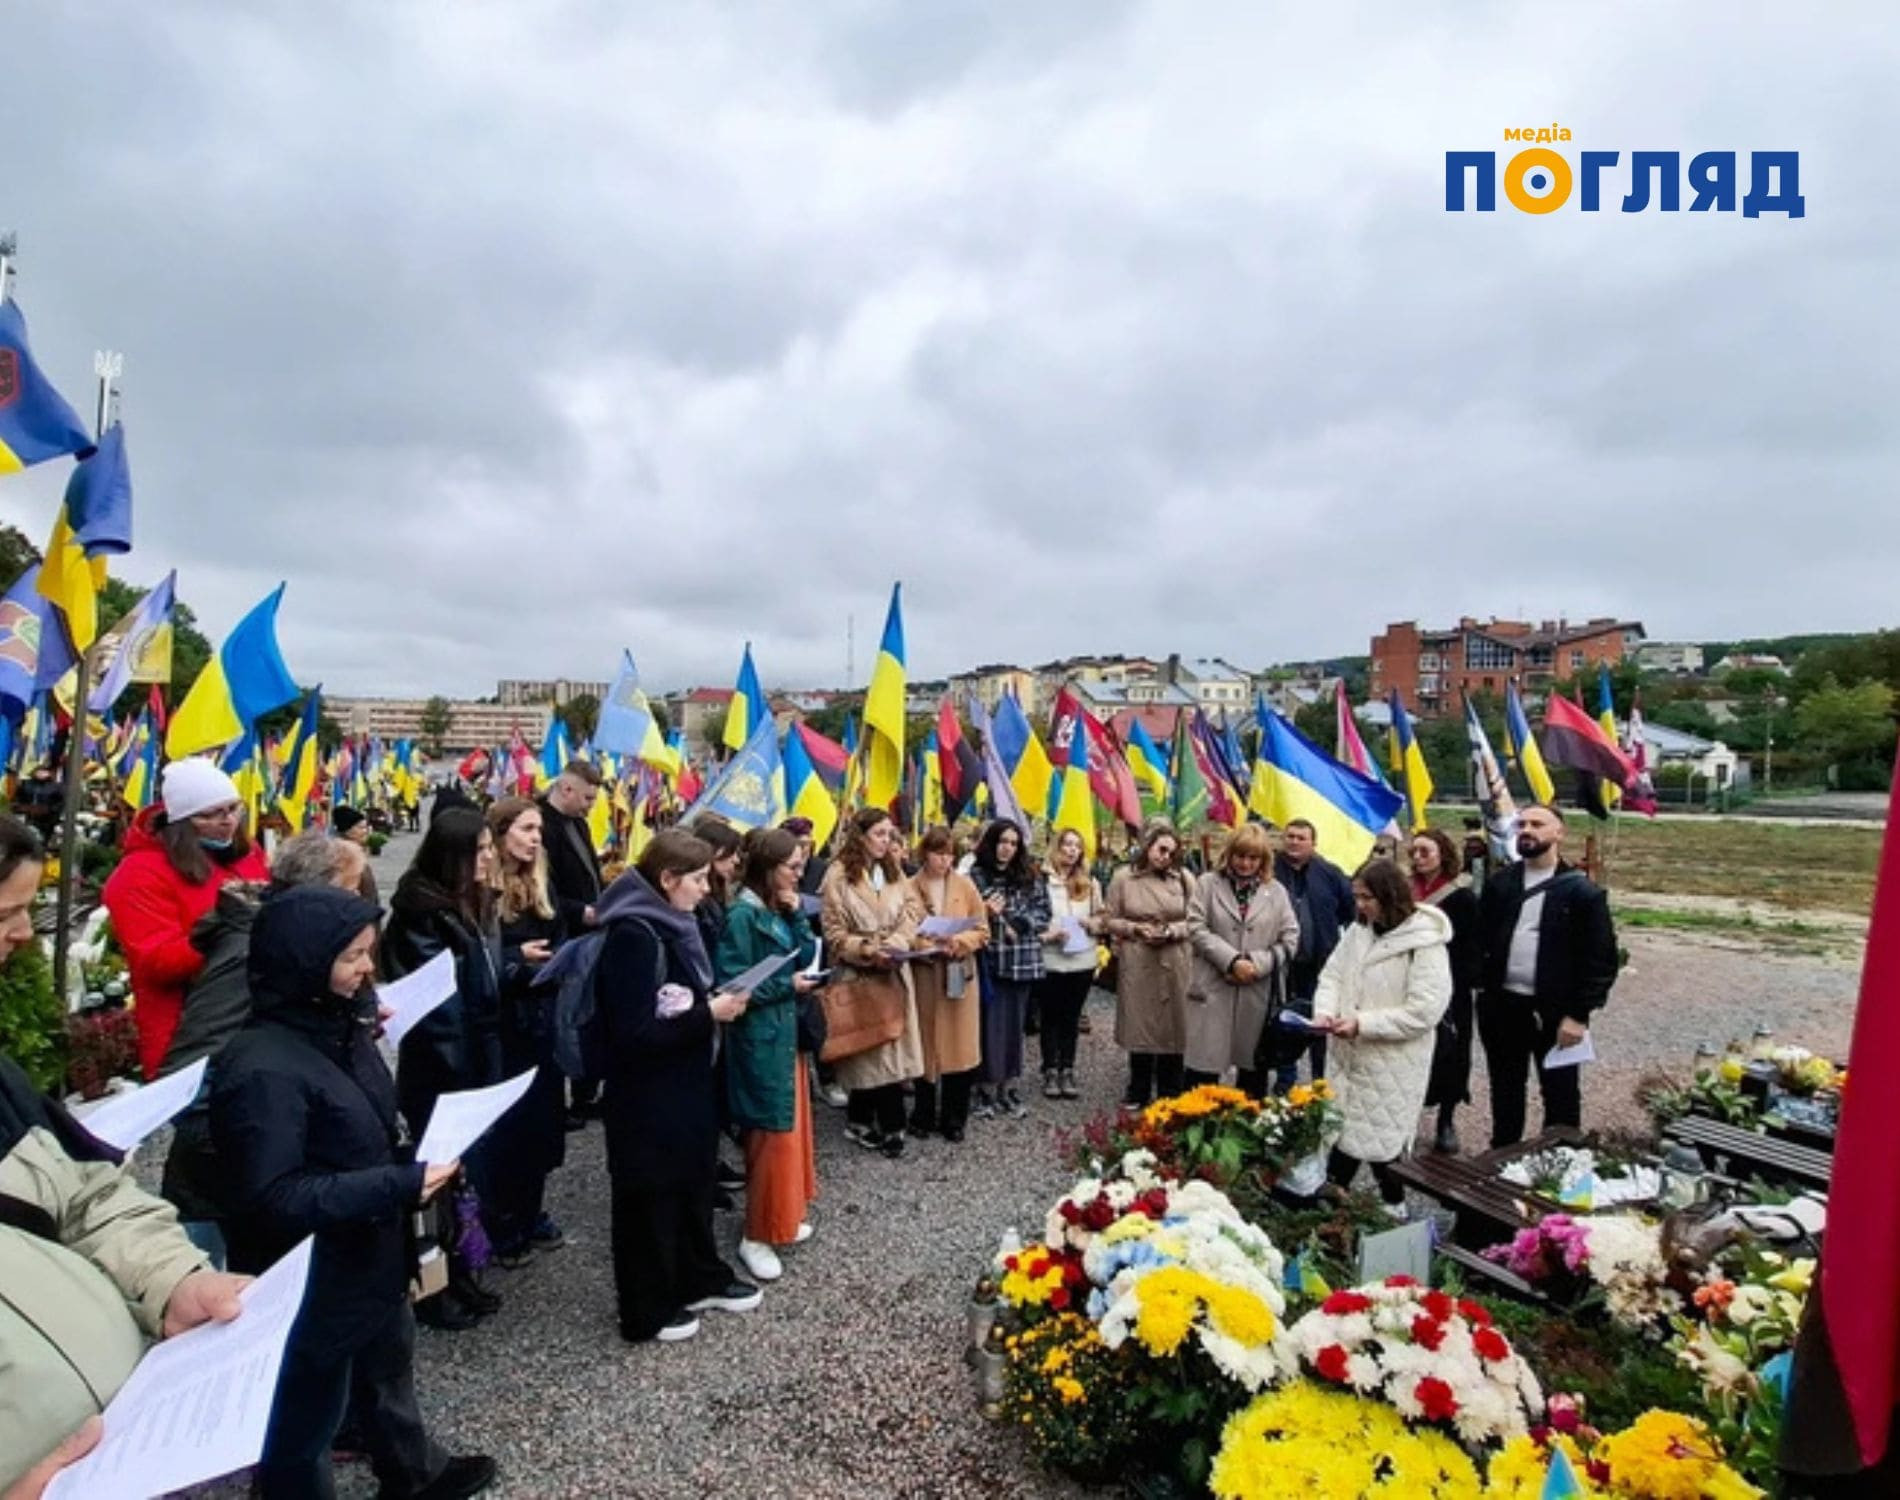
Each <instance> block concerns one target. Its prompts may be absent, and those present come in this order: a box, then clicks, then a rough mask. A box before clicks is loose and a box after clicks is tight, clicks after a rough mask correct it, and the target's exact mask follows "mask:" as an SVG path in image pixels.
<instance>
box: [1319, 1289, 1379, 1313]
mask: <svg viewBox="0 0 1900 1500" xmlns="http://www.w3.org/2000/svg"><path fill="white" fill-rule="evenodd" d="M1319 1310H1320V1311H1321V1312H1323V1313H1325V1314H1326V1315H1327V1316H1328V1317H1331V1318H1340V1317H1344V1316H1345V1315H1346V1314H1347V1313H1362V1312H1370V1311H1371V1310H1372V1299H1371V1298H1370V1297H1367V1296H1365V1295H1363V1294H1361V1293H1359V1292H1334V1293H1333V1294H1332V1296H1330V1297H1328V1298H1327V1299H1326V1300H1325V1301H1324V1302H1322V1303H1320V1305H1319Z"/></svg>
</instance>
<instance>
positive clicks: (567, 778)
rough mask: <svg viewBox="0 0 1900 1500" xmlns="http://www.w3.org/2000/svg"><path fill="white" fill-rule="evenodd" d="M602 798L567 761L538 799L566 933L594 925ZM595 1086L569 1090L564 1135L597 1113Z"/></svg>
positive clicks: (574, 1085)
mask: <svg viewBox="0 0 1900 1500" xmlns="http://www.w3.org/2000/svg"><path fill="white" fill-rule="evenodd" d="M600 795H601V787H600V768H599V767H598V766H595V765H593V764H592V763H591V762H588V761H584V760H571V761H569V762H568V763H567V765H566V766H565V767H563V768H562V771H561V774H560V775H559V776H556V777H555V778H554V780H553V782H552V783H551V784H550V785H549V787H548V789H547V792H546V793H545V794H544V795H543V796H542V798H541V847H542V848H543V849H544V850H545V851H546V852H547V857H548V887H549V889H550V890H551V891H552V892H553V895H554V906H555V910H556V912H557V913H558V914H559V915H560V917H561V922H562V926H563V927H564V928H565V930H566V931H568V932H571V933H579V932H582V931H585V930H586V929H587V928H589V927H592V926H593V925H594V922H595V911H594V907H595V903H597V902H598V901H599V900H600V888H601V880H600V856H599V855H598V854H596V853H595V852H594V835H593V831H592V830H591V829H590V828H588V826H587V815H588V814H589V813H591V812H592V811H593V810H594V799H595V798H596V797H598V796H600ZM599 1099H600V1083H599V1080H597V1079H592V1078H576V1079H574V1080H572V1081H571V1082H570V1083H569V1084H568V1101H569V1108H568V1121H567V1128H568V1129H569V1130H578V1129H580V1128H581V1126H582V1125H583V1123H585V1122H586V1121H587V1120H589V1119H592V1118H593V1117H595V1116H596V1115H598V1114H599V1113H600V1104H599V1102H598V1101H599Z"/></svg>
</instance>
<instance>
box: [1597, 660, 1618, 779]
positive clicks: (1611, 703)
mask: <svg viewBox="0 0 1900 1500" xmlns="http://www.w3.org/2000/svg"><path fill="white" fill-rule="evenodd" d="M1597 723H1598V724H1600V725H1601V726H1602V727H1603V737H1604V738H1605V739H1607V740H1608V741H1609V742H1610V743H1611V744H1612V745H1621V744H1622V735H1621V734H1620V733H1619V732H1618V731H1617V727H1616V693H1615V691H1614V690H1613V689H1612V688H1611V686H1610V664H1609V663H1608V662H1606V661H1600V662H1598V663H1597ZM1597 796H1598V797H1599V798H1601V799H1602V805H1603V810H1604V811H1605V812H1606V813H1607V812H1614V811H1615V810H1616V804H1617V803H1619V802H1621V801H1622V800H1623V789H1622V788H1621V787H1620V786H1618V785H1617V784H1616V783H1615V782H1614V781H1611V780H1610V779H1609V778H1608V777H1600V778H1598V780H1597Z"/></svg>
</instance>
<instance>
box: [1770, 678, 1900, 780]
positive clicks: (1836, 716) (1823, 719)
mask: <svg viewBox="0 0 1900 1500" xmlns="http://www.w3.org/2000/svg"><path fill="white" fill-rule="evenodd" d="M1893 702H1894V693H1893V689H1892V688H1891V687H1889V686H1888V685H1887V684H1886V683H1884V682H1876V681H1872V680H1869V681H1866V682H1857V683H1855V684H1854V685H1853V686H1852V687H1843V686H1842V685H1841V684H1840V683H1839V682H1838V681H1836V680H1835V679H1834V678H1833V677H1828V678H1825V679H1824V680H1823V681H1822V683H1821V685H1820V686H1819V687H1818V688H1816V689H1815V690H1814V691H1813V692H1812V693H1810V694H1808V696H1807V697H1806V698H1804V699H1803V700H1802V702H1801V706H1800V707H1799V708H1797V709H1796V710H1795V714H1794V727H1795V735H1796V743H1798V744H1799V745H1800V746H1801V747H1802V748H1803V749H1807V750H1813V751H1816V752H1818V753H1820V754H1823V755H1826V756H1829V757H1830V758H1832V759H1834V760H1837V761H1840V760H1849V759H1852V758H1853V757H1855V756H1861V755H1872V754H1876V753H1878V752H1880V751H1884V750H1886V749H1887V748H1888V747H1889V746H1891V745H1892V744H1893V740H1894V723H1893Z"/></svg>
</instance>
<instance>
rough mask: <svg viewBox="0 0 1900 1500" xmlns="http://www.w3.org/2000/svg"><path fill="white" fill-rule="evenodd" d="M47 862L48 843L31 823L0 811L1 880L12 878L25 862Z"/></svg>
mask: <svg viewBox="0 0 1900 1500" xmlns="http://www.w3.org/2000/svg"><path fill="white" fill-rule="evenodd" d="M28 863H32V864H36V865H37V864H44V863H46V845H45V843H44V842H43V841H42V840H41V838H40V836H39V834H38V833H37V832H36V831H35V830H34V829H33V827H32V826H31V825H30V824H27V823H22V822H21V821H20V820H19V819H18V818H16V817H14V816H13V814H12V813H0V881H4V880H7V879H9V878H11V876H12V874H13V872H14V871H15V870H17V869H19V868H20V866H21V865H23V864H28Z"/></svg>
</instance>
